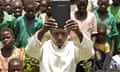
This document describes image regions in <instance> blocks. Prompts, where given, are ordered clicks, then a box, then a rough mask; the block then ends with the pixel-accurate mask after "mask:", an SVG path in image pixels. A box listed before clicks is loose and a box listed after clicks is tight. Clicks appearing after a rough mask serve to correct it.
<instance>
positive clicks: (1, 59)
mask: <svg viewBox="0 0 120 72" xmlns="http://www.w3.org/2000/svg"><path fill="white" fill-rule="evenodd" d="M0 40H1V42H2V44H3V47H2V48H1V49H0V70H1V71H2V72H8V62H9V60H10V59H12V58H18V59H20V60H21V61H22V62H23V60H24V50H23V49H19V48H16V47H15V46H14V42H15V36H14V32H13V30H12V29H10V28H5V29H2V30H1V31H0Z"/></svg>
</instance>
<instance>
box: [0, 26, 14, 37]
mask: <svg viewBox="0 0 120 72" xmlns="http://www.w3.org/2000/svg"><path fill="white" fill-rule="evenodd" d="M5 31H8V32H10V33H11V34H12V35H13V37H15V34H14V32H13V30H12V29H11V28H3V29H2V30H0V36H1V34H2V33H3V32H5Z"/></svg>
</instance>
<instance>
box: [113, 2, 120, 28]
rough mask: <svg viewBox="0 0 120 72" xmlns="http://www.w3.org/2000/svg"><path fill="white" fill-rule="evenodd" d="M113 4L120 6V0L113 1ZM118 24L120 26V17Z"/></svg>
mask: <svg viewBox="0 0 120 72" xmlns="http://www.w3.org/2000/svg"><path fill="white" fill-rule="evenodd" d="M112 5H113V6H116V7H119V6H120V0H113V3H112ZM116 23H117V26H118V27H120V19H119V20H117V22H116Z"/></svg>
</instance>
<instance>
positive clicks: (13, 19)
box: [8, 15, 16, 29]
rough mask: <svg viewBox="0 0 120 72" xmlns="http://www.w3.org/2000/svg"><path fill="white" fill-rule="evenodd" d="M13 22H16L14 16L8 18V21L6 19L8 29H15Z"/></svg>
mask: <svg viewBox="0 0 120 72" xmlns="http://www.w3.org/2000/svg"><path fill="white" fill-rule="evenodd" d="M15 21H16V18H15V17H14V16H11V15H10V16H9V19H8V23H9V27H10V28H12V29H14V27H15Z"/></svg>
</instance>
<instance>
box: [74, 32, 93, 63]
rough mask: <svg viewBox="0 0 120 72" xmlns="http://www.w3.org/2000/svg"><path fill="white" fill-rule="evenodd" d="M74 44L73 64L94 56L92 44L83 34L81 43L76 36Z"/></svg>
mask: <svg viewBox="0 0 120 72" xmlns="http://www.w3.org/2000/svg"><path fill="white" fill-rule="evenodd" d="M73 42H74V44H75V46H76V47H75V62H76V63H78V62H79V61H81V60H87V59H89V58H91V57H92V56H93V55H94V49H93V42H92V41H91V40H90V39H89V38H88V37H87V36H85V34H83V39H82V42H80V41H79V39H78V37H77V35H75V37H74V38H73Z"/></svg>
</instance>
